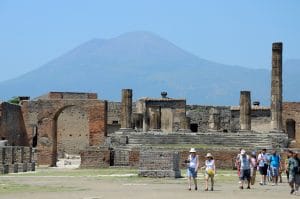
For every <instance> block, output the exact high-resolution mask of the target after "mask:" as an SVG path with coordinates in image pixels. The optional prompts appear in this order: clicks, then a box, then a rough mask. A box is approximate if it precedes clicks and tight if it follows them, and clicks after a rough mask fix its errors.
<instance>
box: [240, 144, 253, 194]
mask: <svg viewBox="0 0 300 199" xmlns="http://www.w3.org/2000/svg"><path fill="white" fill-rule="evenodd" d="M239 162H240V165H241V170H240V180H241V185H240V189H244V184H245V181H247V189H250V178H251V176H250V173H251V172H250V164H251V161H250V157H249V156H248V155H247V154H246V151H245V150H244V149H243V150H242V151H241V155H240V159H239Z"/></svg>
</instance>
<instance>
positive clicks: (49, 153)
mask: <svg viewBox="0 0 300 199" xmlns="http://www.w3.org/2000/svg"><path fill="white" fill-rule="evenodd" d="M48 95H49V96H50V97H49V96H48V98H47V97H45V96H43V98H42V99H38V100H32V101H22V110H23V115H24V121H25V125H26V129H27V133H28V142H29V143H30V144H32V141H33V139H32V138H33V136H34V135H33V127H37V134H38V139H37V142H38V143H37V150H38V162H39V164H40V165H50V166H54V165H56V159H57V152H58V151H57V149H58V148H57V147H58V138H60V137H59V135H58V132H60V129H58V128H59V127H60V126H59V125H58V118H59V117H60V115H62V113H64V111H66V112H68V111H67V110H68V109H70V107H73V108H75V107H77V109H76V108H75V110H80V111H79V114H77V116H78V115H80V112H82V113H84V114H86V117H85V118H87V121H86V119H85V120H82V119H78V120H77V119H76V117H75V118H74V115H70V116H69V117H68V114H65V115H64V116H63V117H62V119H63V120H66V121H67V120H69V119H70V120H73V121H72V122H77V123H78V125H87V127H86V128H87V129H86V130H84V132H82V134H81V133H78V134H76V135H77V136H82V137H81V138H80V139H84V140H86V139H88V141H87V142H88V146H99V145H100V144H102V143H104V141H105V138H106V135H107V131H106V130H107V103H106V101H100V100H97V99H94V98H95V95H93V94H82V93H79V94H78V95H77V93H75V94H74V98H75V99H72V97H71V96H72V93H67V94H65V93H59V92H58V93H50V94H48ZM84 97H85V98H84ZM71 109H72V108H71ZM71 112H72V111H71ZM67 133H70V131H67ZM86 134H88V135H86ZM69 135H70V134H69ZM71 135H73V134H71ZM74 135H75V134H74ZM67 138H68V136H65V139H67ZM80 139H73V137H72V136H69V140H68V142H69V145H73V146H75V145H76V146H78V145H80V144H83V145H84V146H82V149H83V148H84V147H86V145H87V142H82V143H81V142H80ZM60 144H63V143H60ZM79 148H80V147H79Z"/></svg>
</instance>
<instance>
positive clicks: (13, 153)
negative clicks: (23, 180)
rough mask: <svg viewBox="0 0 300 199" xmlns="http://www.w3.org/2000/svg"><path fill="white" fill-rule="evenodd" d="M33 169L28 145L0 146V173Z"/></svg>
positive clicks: (33, 164) (33, 163)
mask: <svg viewBox="0 0 300 199" xmlns="http://www.w3.org/2000/svg"><path fill="white" fill-rule="evenodd" d="M27 171H35V162H34V161H33V153H32V149H31V148H30V147H22V146H5V147H0V174H6V173H18V172H27Z"/></svg>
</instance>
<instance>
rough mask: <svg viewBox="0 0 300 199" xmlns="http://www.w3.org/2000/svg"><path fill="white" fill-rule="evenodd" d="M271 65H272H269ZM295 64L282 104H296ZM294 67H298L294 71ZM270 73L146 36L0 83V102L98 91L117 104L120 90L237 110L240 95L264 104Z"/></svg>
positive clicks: (81, 51)
mask: <svg viewBox="0 0 300 199" xmlns="http://www.w3.org/2000/svg"><path fill="white" fill-rule="evenodd" d="M270 62H271V60H270ZM299 63H300V60H290V61H287V64H286V65H287V66H284V68H286V72H284V88H285V89H286V87H287V86H288V89H286V90H285V92H284V95H285V96H284V97H285V99H289V100H299V99H300V94H297V93H296V92H295V91H296V88H297V85H298V83H299V80H298V78H297V76H298V75H300V70H299ZM297 67H298V68H297ZM270 74H271V72H270V71H269V70H264V69H249V68H244V67H240V66H230V65H224V64H219V63H215V62H211V61H208V60H205V59H200V58H199V57H197V56H195V55H193V54H191V53H189V52H187V51H185V50H183V49H181V48H179V47H177V46H176V45H174V44H172V43H171V42H169V41H167V40H165V39H163V38H161V37H159V36H157V35H155V34H153V33H149V32H130V33H126V34H123V35H120V36H118V37H115V38H111V39H93V40H90V41H88V42H86V43H84V44H82V45H80V46H78V47H77V48H75V49H73V50H71V51H69V52H67V53H66V54H64V55H62V56H60V57H58V58H56V59H54V60H52V61H50V62H49V63H47V64H45V65H43V66H41V67H39V68H38V69H36V70H34V71H31V72H29V73H27V74H24V75H22V76H20V77H18V78H15V79H11V80H8V81H4V82H1V83H0V98H2V99H8V98H11V97H12V96H21V95H23V96H24V95H25V96H31V98H34V97H37V96H40V95H42V94H44V93H47V92H49V91H74V92H97V93H98V96H99V98H100V99H107V100H115V101H120V95H121V89H122V88H132V89H133V92H134V98H135V99H137V98H140V97H144V96H149V97H159V96H160V92H161V91H167V92H168V93H169V95H168V96H169V97H174V98H186V99H187V103H189V104H214V105H236V104H238V103H239V93H240V90H250V91H251V95H252V100H253V101H254V100H258V101H261V102H262V103H263V104H264V105H269V101H270Z"/></svg>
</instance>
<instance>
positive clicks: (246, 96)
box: [240, 91, 251, 131]
mask: <svg viewBox="0 0 300 199" xmlns="http://www.w3.org/2000/svg"><path fill="white" fill-rule="evenodd" d="M240 127H241V128H240V129H241V130H249V131H250V130H251V95H250V91H241V94H240Z"/></svg>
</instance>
